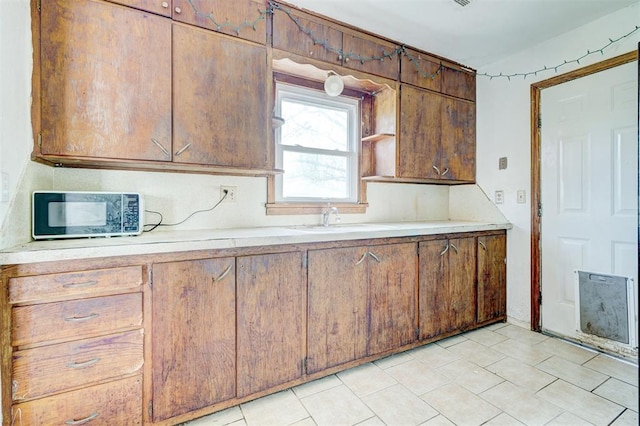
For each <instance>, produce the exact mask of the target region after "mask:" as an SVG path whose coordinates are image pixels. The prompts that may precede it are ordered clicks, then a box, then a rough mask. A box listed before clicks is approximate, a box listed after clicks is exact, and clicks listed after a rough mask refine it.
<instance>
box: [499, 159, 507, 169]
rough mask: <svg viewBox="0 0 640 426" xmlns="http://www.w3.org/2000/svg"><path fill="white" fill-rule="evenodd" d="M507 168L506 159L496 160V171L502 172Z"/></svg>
mask: <svg viewBox="0 0 640 426" xmlns="http://www.w3.org/2000/svg"><path fill="white" fill-rule="evenodd" d="M506 168H507V157H500V158H499V159H498V170H504V169H506Z"/></svg>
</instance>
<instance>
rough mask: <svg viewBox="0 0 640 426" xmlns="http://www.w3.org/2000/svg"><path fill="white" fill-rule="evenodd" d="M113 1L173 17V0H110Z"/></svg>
mask: <svg viewBox="0 0 640 426" xmlns="http://www.w3.org/2000/svg"><path fill="white" fill-rule="evenodd" d="M108 1H110V2H112V3H119V4H123V5H125V6H129V7H135V8H136V9H140V10H146V11H147V12H151V13H155V14H158V15H163V16H167V17H171V10H172V7H171V1H172V0H108Z"/></svg>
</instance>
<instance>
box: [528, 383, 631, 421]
mask: <svg viewBox="0 0 640 426" xmlns="http://www.w3.org/2000/svg"><path fill="white" fill-rule="evenodd" d="M537 395H538V396H540V397H541V398H544V399H546V400H547V401H549V402H551V403H553V404H555V405H557V406H559V407H560V408H563V409H565V410H567V411H569V412H571V413H572V414H574V415H576V416H578V417H580V418H582V419H585V420H587V421H589V422H591V423H593V424H595V425H608V424H609V423H611V422H612V421H613V420H614V419H615V418H616V417H618V416H619V415H620V413H622V411H624V408H623V407H621V406H620V405H618V404H614V403H613V402H611V401H608V400H606V399H604V398H602V397H599V396H598V395H594V394H592V393H590V392H587V391H585V390H584V389H581V388H579V387H577V386H575V385H572V384H570V383H567V382H565V381H564V380H556V381H555V382H553V383H552V384H550V385H549V386H547V387H546V388H544V389H542V390H541V391H539V392H538V393H537Z"/></svg>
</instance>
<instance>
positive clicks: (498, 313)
mask: <svg viewBox="0 0 640 426" xmlns="http://www.w3.org/2000/svg"><path fill="white" fill-rule="evenodd" d="M477 252H478V324H482V323H485V322H487V321H490V320H494V319H496V318H504V317H505V316H506V314H507V311H506V309H507V264H506V257H507V237H506V235H505V234H500V235H487V236H479V237H478V248H477Z"/></svg>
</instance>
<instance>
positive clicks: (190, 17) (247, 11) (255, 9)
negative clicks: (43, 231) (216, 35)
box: [172, 0, 267, 44]
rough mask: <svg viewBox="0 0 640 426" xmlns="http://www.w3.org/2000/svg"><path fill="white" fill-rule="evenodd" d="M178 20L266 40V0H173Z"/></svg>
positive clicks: (173, 13) (248, 37)
mask: <svg viewBox="0 0 640 426" xmlns="http://www.w3.org/2000/svg"><path fill="white" fill-rule="evenodd" d="M172 16H173V19H174V20H176V21H180V22H184V23H187V24H191V25H196V26H198V27H202V28H207V29H210V30H214V31H218V32H222V33H225V34H228V35H232V36H234V37H240V38H243V39H245V40H250V41H254V42H256V43H260V44H265V43H266V40H267V32H266V17H267V4H266V2H265V0H173V6H172Z"/></svg>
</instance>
